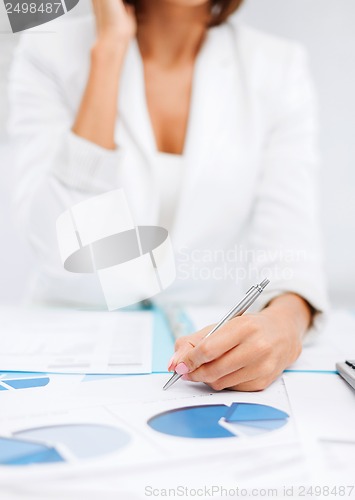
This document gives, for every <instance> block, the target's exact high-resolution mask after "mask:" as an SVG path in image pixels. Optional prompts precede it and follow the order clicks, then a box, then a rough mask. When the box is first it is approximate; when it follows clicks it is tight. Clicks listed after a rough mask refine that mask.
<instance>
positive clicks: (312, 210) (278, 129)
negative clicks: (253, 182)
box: [248, 45, 327, 311]
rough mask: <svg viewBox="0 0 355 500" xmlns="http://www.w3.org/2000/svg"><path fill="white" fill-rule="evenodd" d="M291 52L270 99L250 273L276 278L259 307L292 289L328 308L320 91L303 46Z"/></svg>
mask: <svg viewBox="0 0 355 500" xmlns="http://www.w3.org/2000/svg"><path fill="white" fill-rule="evenodd" d="M292 52H293V58H292V59H291V60H289V61H288V62H287V63H286V64H285V67H286V68H287V69H285V72H284V79H283V81H282V82H280V83H281V86H280V88H279V89H275V92H274V94H275V95H274V99H273V100H272V101H271V102H270V103H269V106H270V109H269V112H270V117H271V118H270V124H271V125H270V128H269V134H268V136H267V137H266V141H265V147H264V152H263V158H262V168H261V173H260V178H259V180H258V189H257V193H256V199H255V203H254V206H253V212H252V216H251V220H250V224H249V229H248V246H249V250H250V252H249V254H250V255H252V256H253V258H252V261H251V262H250V263H249V266H250V268H249V275H250V276H253V277H255V272H256V274H257V275H258V276H259V277H260V278H264V277H268V278H269V279H270V280H271V283H270V285H269V286H268V287H267V289H266V290H265V292H264V293H263V294H262V296H261V297H260V300H259V301H258V306H259V308H263V307H265V305H266V304H267V303H268V302H269V301H270V300H271V299H272V298H274V297H276V296H277V295H279V294H281V293H283V292H287V291H289V292H294V293H296V294H299V295H300V296H302V297H303V298H305V299H306V300H307V301H308V302H309V303H310V304H311V305H312V306H313V307H314V309H315V310H316V311H324V310H325V308H326V306H327V297H326V292H325V290H326V287H325V280H324V273H323V259H322V252H321V238H320V221H319V214H318V193H317V186H318V184H319V179H318V157H317V147H316V136H317V123H316V122H317V120H316V106H315V96H314V89H313V86H312V81H311V79H310V76H309V73H308V68H307V57H306V54H305V52H304V50H303V48H301V47H299V46H298V45H297V46H295V48H294V50H293V51H292ZM251 281H252V280H251Z"/></svg>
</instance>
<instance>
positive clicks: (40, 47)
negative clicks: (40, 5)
mask: <svg viewBox="0 0 355 500" xmlns="http://www.w3.org/2000/svg"><path fill="white" fill-rule="evenodd" d="M28 31H31V30H28ZM94 39H95V23H94V18H93V16H92V15H88V16H83V17H78V18H69V19H67V18H66V17H64V18H59V19H57V20H55V21H52V22H51V24H50V31H49V27H48V25H47V24H45V25H42V26H39V27H36V30H35V31H34V32H33V33H31V36H28V34H27V33H25V34H23V35H22V36H21V39H20V42H19V45H18V49H17V52H18V53H20V54H22V55H24V56H25V57H28V58H30V59H31V60H32V61H37V62H38V63H41V64H44V65H45V66H46V67H47V68H48V67H50V68H52V69H53V70H54V71H55V70H56V69H58V70H60V71H65V70H66V69H71V68H74V67H77V66H78V65H79V66H80V64H82V63H84V64H86V63H87V58H88V54H89V52H90V49H91V46H92V43H93V41H94Z"/></svg>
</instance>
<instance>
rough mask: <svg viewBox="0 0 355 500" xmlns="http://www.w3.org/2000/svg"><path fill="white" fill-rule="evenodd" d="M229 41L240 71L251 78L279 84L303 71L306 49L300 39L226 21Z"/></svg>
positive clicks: (306, 57) (272, 84)
mask: <svg viewBox="0 0 355 500" xmlns="http://www.w3.org/2000/svg"><path fill="white" fill-rule="evenodd" d="M226 29H228V30H229V31H230V32H231V33H232V39H233V41H232V44H233V49H234V50H235V54H236V57H237V58H238V59H239V60H240V61H241V63H242V66H243V71H244V72H245V74H246V75H247V76H249V77H250V79H251V80H254V81H256V82H259V83H260V82H263V84H268V83H269V84H270V85H271V86H274V84H279V82H280V80H284V78H285V77H286V78H287V75H290V74H294V73H299V72H300V71H303V69H304V67H306V66H307V65H308V63H307V59H308V56H307V50H306V49H305V47H304V46H303V45H302V43H300V42H299V41H295V40H291V39H287V38H283V37H279V36H276V35H274V34H270V33H267V32H263V31H260V30H258V29H255V28H253V27H250V26H248V25H244V24H241V23H238V22H235V21H233V22H228V23H226Z"/></svg>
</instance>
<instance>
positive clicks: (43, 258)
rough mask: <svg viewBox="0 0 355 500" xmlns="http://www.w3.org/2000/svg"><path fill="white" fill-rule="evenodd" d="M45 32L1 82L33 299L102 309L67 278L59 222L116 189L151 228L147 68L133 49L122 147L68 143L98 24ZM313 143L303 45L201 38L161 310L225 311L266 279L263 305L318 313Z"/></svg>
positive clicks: (68, 24)
mask: <svg viewBox="0 0 355 500" xmlns="http://www.w3.org/2000/svg"><path fill="white" fill-rule="evenodd" d="M53 28H54V29H55V30H56V32H55V33H53V34H48V33H47V34H46V35H44V34H32V35H31V36H28V35H24V36H23V38H22V41H21V43H20V45H19V48H18V51H17V54H16V58H15V62H14V65H13V69H12V73H11V78H10V99H11V104H12V115H11V122H10V130H11V133H12V136H13V138H14V148H16V152H17V168H18V172H19V176H18V188H17V198H16V200H17V207H18V213H19V217H20V223H21V224H22V230H23V232H24V233H25V234H26V235H27V237H28V238H29V240H30V242H31V244H32V245H33V247H34V249H35V251H36V254H37V256H38V268H37V269H35V270H34V275H35V280H34V283H33V287H32V290H31V297H32V298H33V299H34V300H40V301H46V302H55V303H61V304H71V305H76V306H81V307H85V306H87V307H95V308H96V307H97V308H99V307H100V308H101V307H105V303H104V299H103V295H102V292H101V290H100V288H99V284H98V281H97V279H96V277H95V276H94V275H79V274H71V273H68V272H66V271H64V270H63V268H62V264H61V262H60V258H59V252H58V249H57V242H56V233H55V222H56V218H57V217H58V215H59V214H60V213H62V212H63V211H64V210H65V209H66V208H68V207H69V206H72V205H73V204H74V203H76V202H78V201H80V200H82V199H84V198H88V197H91V196H95V195H96V194H100V193H102V192H105V191H108V190H111V189H115V188H118V187H122V188H123V189H124V190H125V193H126V196H127V198H128V201H129V204H130V207H131V210H132V212H133V215H134V217H135V222H136V224H137V225H138V224H143V225H145V224H148V225H150V224H153V225H154V224H156V223H157V221H158V214H159V195H158V193H157V189H156V183H155V179H154V175H153V174H152V171H153V169H152V166H153V165H154V161H155V158H156V154H157V151H156V145H155V140H154V135H153V132H152V126H151V123H150V119H149V115H148V111H147V104H146V100H145V92H144V79H143V68H142V60H141V57H140V54H139V50H138V46H137V42H136V41H133V42H132V43H131V45H130V48H129V50H128V53H127V56H126V59H125V64H124V69H123V74H122V80H121V84H120V92H119V96H120V97H119V102H118V104H117V111H118V112H117V127H116V132H117V138H116V139H117V150H116V151H108V150H105V149H103V148H100V147H98V146H97V145H94V144H92V143H89V142H87V141H85V140H83V139H81V138H79V137H77V136H75V135H74V134H73V133H72V132H71V126H72V124H73V121H74V117H75V115H76V112H77V110H78V106H79V103H80V100H81V97H82V95H83V91H84V87H85V84H86V81H87V77H88V72H89V62H90V61H89V55H90V48H91V46H92V44H93V41H94V39H95V29H94V22H93V19H92V17H90V18H82V19H80V20H74V21H65V20H64V21H58V22H56V24H53ZM36 30H37V31H38V28H36ZM171 98H172V99H173V98H174V96H173V95H172V96H171ZM315 135H316V120H315V104H314V90H313V87H312V83H311V81H310V77H309V74H308V69H307V63H306V56H305V52H304V50H303V48H302V47H300V46H299V45H298V44H297V43H294V42H290V41H284V40H281V39H278V38H275V37H273V36H270V35H267V34H262V33H259V32H258V31H255V30H253V29H250V28H247V27H242V26H239V25H236V24H232V23H225V24H224V25H222V26H219V27H216V28H212V29H210V30H209V32H208V36H207V39H206V41H205V43H204V46H203V48H202V50H201V53H200V54H199V56H198V60H197V62H196V69H195V75H194V82H193V93H192V104H191V112H190V118H189V125H188V132H187V139H186V145H185V150H184V158H185V163H186V170H185V175H184V179H183V185H182V190H181V195H180V199H179V203H178V206H177V212H176V219H175V224H174V227H173V229H172V232H171V238H172V241H173V245H174V249H175V255H176V263H177V279H176V282H175V283H174V284H173V285H172V286H171V287H170V288H169V289H168V290H166V292H164V293H163V294H162V295H161V296H160V297H159V300H169V301H175V302H179V303H184V304H185V303H197V304H207V303H213V302H223V303H224V304H226V306H228V305H230V304H232V303H233V302H234V301H235V299H236V298H237V297H238V296H239V294H241V293H242V292H243V291H244V292H245V291H246V290H247V289H248V287H249V286H250V285H251V284H254V283H255V282H257V281H258V280H261V279H263V278H264V277H269V278H270V279H271V284H270V285H269V287H268V289H267V291H265V292H264V294H263V297H262V299H261V300H260V301H259V302H258V308H261V307H263V306H264V305H265V304H266V303H267V302H268V301H269V300H270V299H271V298H272V297H275V296H276V295H278V294H280V293H282V292H283V291H293V292H295V293H298V294H300V295H301V296H303V297H304V298H306V299H307V300H308V301H309V302H310V303H311V304H312V305H313V306H314V307H315V309H317V310H322V309H324V307H325V304H326V296H325V286H324V276H323V271H322V257H321V253H320V243H319V222H318V214H317V194H316V188H317V184H318V178H317V175H318V167H317V154H316V149H315Z"/></svg>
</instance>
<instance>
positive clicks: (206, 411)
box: [148, 405, 234, 438]
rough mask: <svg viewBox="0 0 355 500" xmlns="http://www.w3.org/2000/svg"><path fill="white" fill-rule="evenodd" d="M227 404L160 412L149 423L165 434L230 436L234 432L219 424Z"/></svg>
mask: <svg viewBox="0 0 355 500" xmlns="http://www.w3.org/2000/svg"><path fill="white" fill-rule="evenodd" d="M226 409H227V406H225V405H206V406H190V407H187V408H179V409H178V410H172V411H167V412H165V413H160V414H159V415H156V416H155V417H153V418H151V419H150V420H149V421H148V425H149V426H150V427H151V428H152V429H154V430H156V431H158V432H161V433H163V434H169V435H171V436H178V437H185V438H229V437H234V434H232V433H231V432H229V431H228V430H227V429H225V428H224V427H222V426H221V425H219V423H218V421H219V420H220V419H221V418H222V417H224V415H225V413H226Z"/></svg>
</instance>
